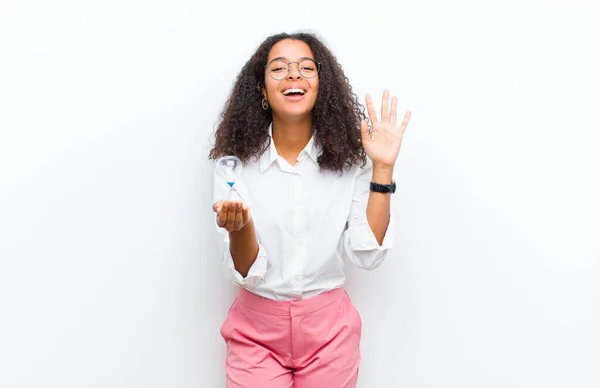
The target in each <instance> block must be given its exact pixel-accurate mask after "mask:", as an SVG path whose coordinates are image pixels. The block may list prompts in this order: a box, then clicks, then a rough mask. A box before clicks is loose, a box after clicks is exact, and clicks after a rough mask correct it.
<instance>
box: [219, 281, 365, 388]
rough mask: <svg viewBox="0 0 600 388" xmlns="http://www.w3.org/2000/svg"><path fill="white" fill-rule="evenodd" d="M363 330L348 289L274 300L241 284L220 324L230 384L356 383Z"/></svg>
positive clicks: (316, 387) (329, 386) (320, 387)
mask: <svg viewBox="0 0 600 388" xmlns="http://www.w3.org/2000/svg"><path fill="white" fill-rule="evenodd" d="M361 330H362V322H361V319H360V316H359V314H358V311H357V310H356V308H355V307H354V306H353V305H352V302H351V301H350V298H349V297H348V294H347V293H346V291H345V290H344V289H341V288H338V289H335V290H332V291H328V292H325V293H323V294H320V295H317V296H315V297H313V298H309V299H302V300H293V301H276V300H271V299H266V298H263V297H260V296H257V295H255V294H252V293H250V292H248V291H246V290H244V289H241V288H240V291H239V294H238V296H237V298H236V299H235V301H234V302H233V304H232V306H231V308H230V310H229V314H228V316H227V319H225V322H224V323H223V325H222V327H221V335H222V336H223V338H224V339H225V343H226V344H227V359H226V362H225V370H226V372H227V388H242V387H243V388H292V387H293V388H354V387H356V379H357V378H358V367H359V364H360V350H359V344H360V337H361Z"/></svg>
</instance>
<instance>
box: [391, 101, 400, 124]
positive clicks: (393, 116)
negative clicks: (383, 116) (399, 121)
mask: <svg viewBox="0 0 600 388" xmlns="http://www.w3.org/2000/svg"><path fill="white" fill-rule="evenodd" d="M397 110H398V97H396V96H394V97H392V112H391V113H390V123H392V125H393V126H394V127H395V126H396V114H397V113H396V112H397Z"/></svg>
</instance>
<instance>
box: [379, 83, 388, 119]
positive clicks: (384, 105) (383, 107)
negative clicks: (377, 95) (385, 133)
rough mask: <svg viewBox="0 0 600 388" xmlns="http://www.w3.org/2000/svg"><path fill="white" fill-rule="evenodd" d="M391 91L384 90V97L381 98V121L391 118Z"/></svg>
mask: <svg viewBox="0 0 600 388" xmlns="http://www.w3.org/2000/svg"><path fill="white" fill-rule="evenodd" d="M389 104H390V91H389V90H387V89H386V90H384V92H383V98H382V99H381V121H388V120H389V118H390V109H389Z"/></svg>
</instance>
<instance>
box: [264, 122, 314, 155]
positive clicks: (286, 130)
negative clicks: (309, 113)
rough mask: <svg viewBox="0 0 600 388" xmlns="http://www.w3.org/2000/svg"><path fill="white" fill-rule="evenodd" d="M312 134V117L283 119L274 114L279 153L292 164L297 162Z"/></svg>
mask: <svg viewBox="0 0 600 388" xmlns="http://www.w3.org/2000/svg"><path fill="white" fill-rule="evenodd" d="M311 136H312V118H310V119H308V120H307V119H300V120H294V121H290V120H283V119H281V118H280V117H276V116H275V115H273V142H274V144H275V148H277V153H278V154H279V155H280V156H281V157H283V158H284V159H285V160H287V161H288V162H289V163H290V164H291V165H294V164H296V161H297V158H298V155H299V154H300V152H301V151H302V150H303V149H304V147H306V145H307V144H308V142H309V141H310V138H311Z"/></svg>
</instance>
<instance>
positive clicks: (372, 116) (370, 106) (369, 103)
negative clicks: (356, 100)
mask: <svg viewBox="0 0 600 388" xmlns="http://www.w3.org/2000/svg"><path fill="white" fill-rule="evenodd" d="M365 102H366V103H367V113H368V114H369V120H371V125H373V124H374V123H375V122H377V113H375V108H374V107H373V100H372V99H371V95H370V94H368V93H367V95H366V96H365Z"/></svg>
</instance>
